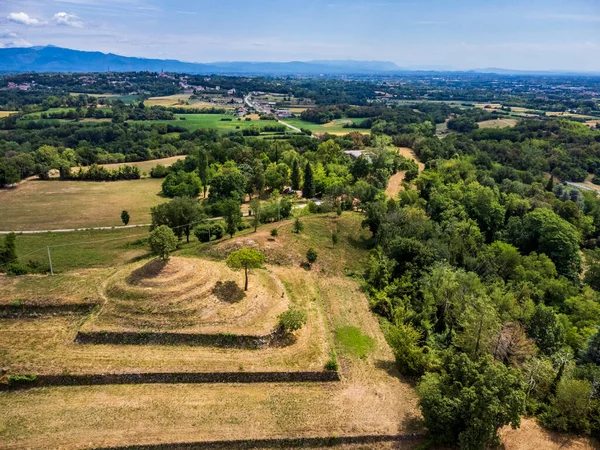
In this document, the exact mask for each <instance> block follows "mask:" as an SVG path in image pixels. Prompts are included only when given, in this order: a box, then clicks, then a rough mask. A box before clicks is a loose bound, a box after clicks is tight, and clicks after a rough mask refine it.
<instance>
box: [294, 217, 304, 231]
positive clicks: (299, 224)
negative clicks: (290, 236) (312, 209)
mask: <svg viewBox="0 0 600 450" xmlns="http://www.w3.org/2000/svg"><path fill="white" fill-rule="evenodd" d="M302 230H304V224H303V223H302V222H300V217H296V220H294V225H293V227H292V231H293V232H294V233H296V234H299V233H302Z"/></svg>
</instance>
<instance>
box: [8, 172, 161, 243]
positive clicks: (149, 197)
mask: <svg viewBox="0 0 600 450" xmlns="http://www.w3.org/2000/svg"><path fill="white" fill-rule="evenodd" d="M162 181H163V180H161V179H155V178H145V179H141V180H130V181H111V182H94V181H58V180H55V181H40V180H37V179H32V180H28V181H25V182H22V183H20V184H19V185H18V186H17V187H15V188H13V189H2V190H0V204H2V214H0V230H2V231H11V230H12V231H22V230H39V229H49V230H54V229H63V228H87V227H101V226H118V225H123V224H122V223H121V217H120V216H121V211H123V210H127V211H128V212H129V215H130V216H131V221H130V224H132V225H133V224H144V223H150V208H151V207H153V206H156V205H158V204H159V203H162V202H165V201H166V200H167V199H166V198H163V197H161V196H160V195H159V194H160V192H161V184H162Z"/></svg>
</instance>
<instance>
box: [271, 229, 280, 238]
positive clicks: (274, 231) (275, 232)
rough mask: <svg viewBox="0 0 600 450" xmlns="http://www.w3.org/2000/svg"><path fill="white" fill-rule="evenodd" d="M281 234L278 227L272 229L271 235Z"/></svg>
mask: <svg viewBox="0 0 600 450" xmlns="http://www.w3.org/2000/svg"><path fill="white" fill-rule="evenodd" d="M278 235H279V231H277V228H273V229H272V230H271V236H273V237H276V236H278Z"/></svg>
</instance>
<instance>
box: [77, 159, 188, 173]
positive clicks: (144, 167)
mask: <svg viewBox="0 0 600 450" xmlns="http://www.w3.org/2000/svg"><path fill="white" fill-rule="evenodd" d="M184 158H185V155H178V156H171V157H169V158H161V159H151V160H149V161H136V162H124V163H113V164H98V165H99V166H102V167H106V168H107V169H110V170H115V169H118V168H119V167H123V166H134V167H137V168H138V169H140V172H142V173H143V172H146V173H147V174H150V170H152V168H153V167H154V166H156V165H158V164H160V165H163V166H165V167H169V166H172V165H173V164H174V163H175V162H176V161H179V160H180V159H184ZM82 169H83V170H87V167H82ZM71 170H72V171H73V170H74V171H77V170H79V167H72V168H71Z"/></svg>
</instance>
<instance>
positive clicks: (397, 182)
mask: <svg viewBox="0 0 600 450" xmlns="http://www.w3.org/2000/svg"><path fill="white" fill-rule="evenodd" d="M405 176H406V170H400V171H399V172H396V173H395V174H394V175H392V176H391V177H390V181H389V182H388V185H387V188H385V195H387V196H388V197H390V198H395V197H396V196H397V195H398V192H400V190H401V189H402V183H403V182H404V177H405Z"/></svg>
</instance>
